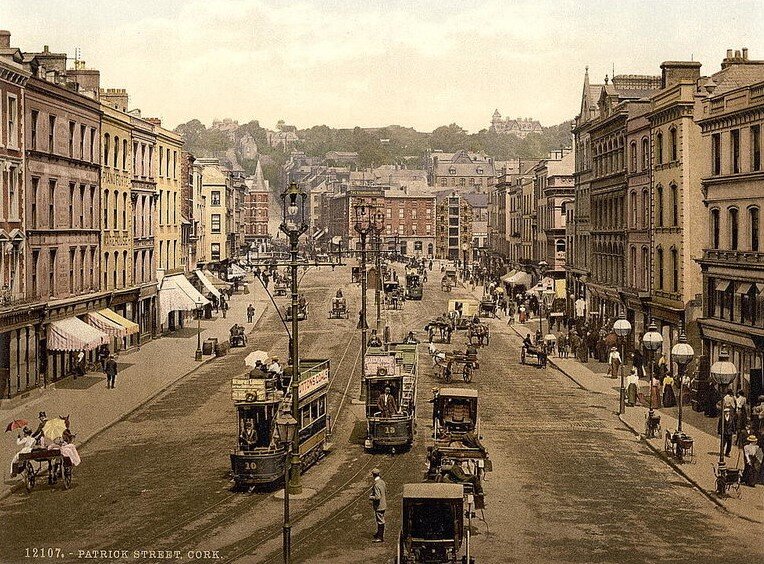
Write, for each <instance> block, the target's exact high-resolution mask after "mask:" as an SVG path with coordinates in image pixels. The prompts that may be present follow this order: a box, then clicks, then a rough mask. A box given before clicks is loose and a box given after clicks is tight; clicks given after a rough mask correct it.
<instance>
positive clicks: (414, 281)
mask: <svg viewBox="0 0 764 564" xmlns="http://www.w3.org/2000/svg"><path fill="white" fill-rule="evenodd" d="M423 290H424V288H423V284H422V277H421V275H420V274H419V272H418V271H417V270H411V271H408V272H406V299H407V300H421V299H422V294H423Z"/></svg>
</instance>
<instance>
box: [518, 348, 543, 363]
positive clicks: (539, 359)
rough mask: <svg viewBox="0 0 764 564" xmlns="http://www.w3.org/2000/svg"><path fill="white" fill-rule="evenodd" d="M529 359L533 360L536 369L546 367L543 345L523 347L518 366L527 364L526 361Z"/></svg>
mask: <svg viewBox="0 0 764 564" xmlns="http://www.w3.org/2000/svg"><path fill="white" fill-rule="evenodd" d="M531 357H533V358H534V359H535V361H536V366H537V367H539V368H545V367H546V362H547V354H546V351H545V350H544V346H543V345H523V348H522V349H521V350H520V364H528V362H527V361H528V359H529V358H531Z"/></svg>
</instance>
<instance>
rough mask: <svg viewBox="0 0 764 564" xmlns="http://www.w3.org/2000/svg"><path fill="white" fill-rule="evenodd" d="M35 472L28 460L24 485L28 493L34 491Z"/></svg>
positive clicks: (25, 467)
mask: <svg viewBox="0 0 764 564" xmlns="http://www.w3.org/2000/svg"><path fill="white" fill-rule="evenodd" d="M34 482H35V471H34V466H32V463H31V462H29V461H28V460H27V463H26V466H24V485H25V486H26V488H27V492H31V491H32V490H33V489H34Z"/></svg>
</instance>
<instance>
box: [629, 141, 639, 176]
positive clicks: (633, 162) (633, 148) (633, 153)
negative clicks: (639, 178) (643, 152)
mask: <svg viewBox="0 0 764 564" xmlns="http://www.w3.org/2000/svg"><path fill="white" fill-rule="evenodd" d="M629 151H630V164H629V168H630V170H631V172H637V142H636V141H632V142H631V144H630V145H629Z"/></svg>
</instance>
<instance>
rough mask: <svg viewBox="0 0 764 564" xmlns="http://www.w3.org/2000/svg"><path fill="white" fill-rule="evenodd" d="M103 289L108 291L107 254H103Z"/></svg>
mask: <svg viewBox="0 0 764 564" xmlns="http://www.w3.org/2000/svg"><path fill="white" fill-rule="evenodd" d="M103 289H104V290H108V289H109V253H104V254H103Z"/></svg>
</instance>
